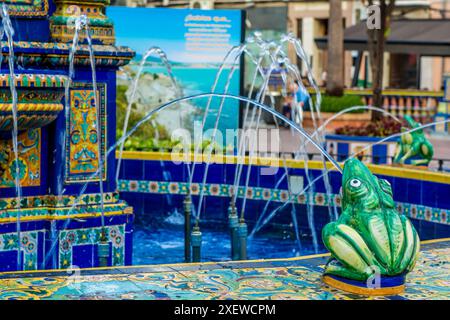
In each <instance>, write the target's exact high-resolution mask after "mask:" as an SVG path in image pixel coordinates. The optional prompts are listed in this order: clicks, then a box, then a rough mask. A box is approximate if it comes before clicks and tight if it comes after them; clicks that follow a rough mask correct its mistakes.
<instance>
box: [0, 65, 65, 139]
mask: <svg viewBox="0 0 450 320" xmlns="http://www.w3.org/2000/svg"><path fill="white" fill-rule="evenodd" d="M66 81H68V80H67V77H66V76H63V75H55V74H28V73H24V74H17V75H15V78H14V82H15V86H16V90H17V109H18V114H17V120H18V129H19V131H25V130H28V129H38V128H42V127H44V126H46V125H48V124H50V123H51V122H53V121H54V120H55V119H56V118H57V117H58V114H59V113H60V112H61V111H62V110H63V109H64V105H63V103H62V98H63V97H64V86H65V84H66ZM10 84H11V83H10V75H9V74H0V136H2V137H5V136H8V135H10V133H11V130H12V129H13V113H12V108H13V104H12V96H11V91H10Z"/></svg>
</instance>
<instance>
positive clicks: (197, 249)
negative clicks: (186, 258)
mask: <svg viewBox="0 0 450 320" xmlns="http://www.w3.org/2000/svg"><path fill="white" fill-rule="evenodd" d="M191 242H192V262H200V261H201V257H202V256H201V249H202V233H201V232H200V227H199V226H198V220H197V224H196V225H195V227H194V229H193V230H192V233H191Z"/></svg>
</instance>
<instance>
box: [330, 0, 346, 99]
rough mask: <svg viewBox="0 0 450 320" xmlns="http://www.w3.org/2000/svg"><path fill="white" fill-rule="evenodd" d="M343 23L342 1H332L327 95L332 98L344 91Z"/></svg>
mask: <svg viewBox="0 0 450 320" xmlns="http://www.w3.org/2000/svg"><path fill="white" fill-rule="evenodd" d="M342 21H343V20H342V1H341V0H330V18H329V20H328V67H327V84H326V93H327V94H328V95H332V96H342V93H343V91H344V25H343V23H342Z"/></svg>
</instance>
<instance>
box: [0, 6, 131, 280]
mask: <svg viewBox="0 0 450 320" xmlns="http://www.w3.org/2000/svg"><path fill="white" fill-rule="evenodd" d="M0 2H7V3H8V4H9V12H10V15H11V18H12V20H13V26H14V27H15V34H16V37H17V39H27V41H16V42H15V43H14V51H15V64H16V66H20V68H16V79H15V83H16V87H17V88H18V96H19V97H18V98H19V118H20V125H19V128H20V130H21V132H20V135H19V144H20V146H19V151H20V155H19V162H20V168H21V172H20V175H21V176H20V177H21V186H22V187H23V192H22V193H23V197H22V199H21V203H20V210H18V203H17V198H16V190H15V186H14V179H13V177H12V172H13V171H11V168H12V164H13V163H14V161H15V158H14V155H13V153H12V152H11V140H10V131H11V115H12V114H11V108H10V105H11V94H10V90H9V80H10V77H9V74H5V73H4V71H3V73H0V272H1V271H14V270H17V269H21V270H35V269H43V268H45V269H49V268H50V269H51V268H67V267H70V266H71V265H76V266H79V267H94V266H98V259H97V258H96V252H97V251H98V246H97V245H98V242H99V240H100V237H99V235H100V234H101V232H102V230H103V228H102V224H101V219H100V216H101V215H102V211H101V206H100V202H101V196H100V194H99V189H100V183H102V184H103V189H104V191H105V193H104V198H103V199H104V203H105V206H104V212H103V213H104V215H105V217H107V219H105V221H106V225H105V232H106V234H105V236H106V240H107V242H108V243H109V244H110V257H109V261H108V264H110V265H123V264H129V263H131V226H132V221H133V210H132V208H130V207H129V206H128V205H127V203H126V202H124V201H122V200H120V199H119V196H118V194H117V192H116V183H115V179H114V177H115V166H116V161H115V154H114V152H112V153H111V154H110V155H109V156H108V157H107V159H106V161H105V163H104V170H103V172H104V175H103V177H100V179H99V177H96V176H93V173H95V172H96V171H97V169H98V159H97V156H96V155H97V153H98V144H97V143H96V140H95V139H94V138H95V137H96V133H97V131H96V130H101V139H102V141H101V153H102V155H103V156H105V155H106V151H107V149H108V148H110V147H112V146H113V145H114V144H115V141H116V115H115V113H116V102H115V100H116V72H117V69H118V68H119V67H121V66H123V65H126V64H127V63H128V62H129V61H130V60H131V59H132V58H133V57H134V52H133V51H132V50H130V49H129V48H125V47H117V46H115V45H114V29H113V25H112V23H111V21H110V20H109V19H108V18H107V17H106V16H105V14H104V12H105V6H106V5H107V3H108V1H105V0H87V1H67V0H56V1H54V2H53V1H49V0H33V1H0ZM74 6H75V7H74ZM68 8H71V9H70V10H75V13H77V12H78V13H79V14H84V13H85V14H87V15H88V17H89V18H90V26H91V30H92V32H93V39H94V40H95V43H96V44H95V45H94V51H95V62H96V69H97V72H96V74H97V82H98V85H97V91H96V92H95V91H94V88H93V85H92V72H91V66H90V59H89V51H88V47H87V46H86V45H85V44H83V39H84V38H83V35H82V37H81V40H82V41H81V44H80V45H79V46H78V48H77V52H76V54H75V70H76V72H75V76H74V77H73V79H72V84H71V87H70V90H69V95H68V99H69V101H68V106H69V110H67V111H68V112H67V115H68V116H67V117H66V112H64V111H63V109H64V106H65V105H66V103H65V101H64V99H65V97H64V84H65V83H66V81H67V74H68V68H69V64H68V56H69V52H70V47H71V44H70V42H72V38H71V37H72V36H73V34H72V33H71V32H72V31H73V30H72V29H70V28H65V26H66V24H64V23H65V22H68V21H69V20H68V19H70V12H68V11H67V9H68ZM74 8H75V9H74ZM77 10H79V11H77ZM72 12H73V11H72ZM49 16H51V17H50V18H48V17H49ZM50 39H52V41H49V40H50ZM5 45H6V43H3V44H2V48H4V49H3V56H4V59H3V65H2V66H1V67H2V68H1V69H2V70H8V66H7V64H6V63H7V61H8V59H9V51H8V50H7V49H6V48H5ZM95 95H97V97H98V98H99V99H98V101H99V103H100V110H101V123H100V125H97V123H96V106H95V103H94V99H93V97H95ZM2 128H3V129H2ZM64 132H65V133H66V134H67V135H66V136H67V139H66V142H65V143H63V141H64V139H63V136H64ZM8 135H9V136H8ZM86 183H87V184H88V185H87V189H86V190H85V192H84V194H83V195H82V196H81V197H79V196H78V195H79V194H80V192H81V191H82V189H83V187H84V186H85V184H86ZM19 216H20V221H21V224H20V225H21V232H20V238H19V234H18V232H17V229H16V227H17V220H18V219H17V218H18V217H19ZM18 254H20V255H22V256H23V259H22V261H23V265H21V266H17V260H18V259H17V255H18Z"/></svg>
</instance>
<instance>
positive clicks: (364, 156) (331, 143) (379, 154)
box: [325, 117, 402, 164]
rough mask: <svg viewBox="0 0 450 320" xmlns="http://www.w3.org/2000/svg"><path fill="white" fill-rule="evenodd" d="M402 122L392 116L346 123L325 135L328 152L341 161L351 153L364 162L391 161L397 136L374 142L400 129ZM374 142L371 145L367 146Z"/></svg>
mask: <svg viewBox="0 0 450 320" xmlns="http://www.w3.org/2000/svg"><path fill="white" fill-rule="evenodd" d="M401 127H402V124H401V123H400V122H398V121H396V120H393V119H392V118H387V117H385V118H382V119H381V120H378V121H374V122H369V123H367V124H365V125H362V126H350V125H346V126H343V127H340V128H337V129H336V130H335V134H330V135H327V136H326V137H325V139H326V148H327V150H328V152H329V153H330V154H332V155H334V156H336V157H337V159H338V161H343V160H345V159H347V158H348V157H350V156H351V155H354V154H357V155H358V158H359V159H360V160H362V161H364V162H370V163H375V164H388V163H392V158H393V157H394V156H395V150H396V146H397V142H398V137H394V138H389V139H387V140H386V141H383V142H382V143H379V144H376V145H375V143H377V142H379V141H380V140H382V139H385V138H386V137H389V136H391V135H393V134H396V133H399V132H400V131H401ZM372 144H374V145H373V146H372V147H370V148H368V146H370V145H372Z"/></svg>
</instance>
